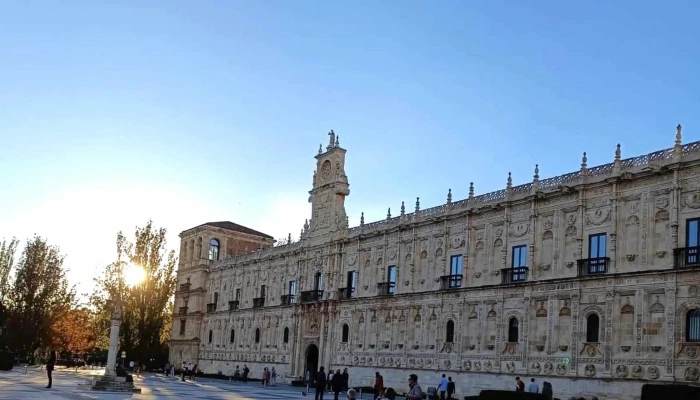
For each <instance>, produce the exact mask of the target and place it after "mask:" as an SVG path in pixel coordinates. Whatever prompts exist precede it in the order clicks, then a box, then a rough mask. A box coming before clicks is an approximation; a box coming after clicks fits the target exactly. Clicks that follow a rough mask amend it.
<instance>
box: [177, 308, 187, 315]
mask: <svg viewBox="0 0 700 400" xmlns="http://www.w3.org/2000/svg"><path fill="white" fill-rule="evenodd" d="M177 313H178V314H179V315H187V307H180V308H178V311H177Z"/></svg>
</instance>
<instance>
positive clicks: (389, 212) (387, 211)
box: [386, 207, 391, 219]
mask: <svg viewBox="0 0 700 400" xmlns="http://www.w3.org/2000/svg"><path fill="white" fill-rule="evenodd" d="M386 219H391V207H389V209H388V210H386Z"/></svg>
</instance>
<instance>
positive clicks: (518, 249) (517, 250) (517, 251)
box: [512, 245, 527, 268]
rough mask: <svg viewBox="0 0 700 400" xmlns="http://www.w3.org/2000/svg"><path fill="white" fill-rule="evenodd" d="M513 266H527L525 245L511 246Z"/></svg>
mask: <svg viewBox="0 0 700 400" xmlns="http://www.w3.org/2000/svg"><path fill="white" fill-rule="evenodd" d="M512 266H513V268H522V267H527V246H526V245H522V246H513V265H512Z"/></svg>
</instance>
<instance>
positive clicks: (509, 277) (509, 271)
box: [501, 267, 528, 285]
mask: <svg viewBox="0 0 700 400" xmlns="http://www.w3.org/2000/svg"><path fill="white" fill-rule="evenodd" d="M527 270H528V268H527V267H515V268H504V269H502V270H501V283H502V284H504V285H507V284H510V283H519V282H526V281H527Z"/></svg>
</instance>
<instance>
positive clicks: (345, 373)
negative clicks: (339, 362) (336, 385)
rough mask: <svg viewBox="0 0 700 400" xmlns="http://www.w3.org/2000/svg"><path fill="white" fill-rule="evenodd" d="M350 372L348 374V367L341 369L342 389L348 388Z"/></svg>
mask: <svg viewBox="0 0 700 400" xmlns="http://www.w3.org/2000/svg"><path fill="white" fill-rule="evenodd" d="M349 382H350V374H348V369H347V368H345V369H343V390H345V391H347V390H348V389H350V385H349Z"/></svg>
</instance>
